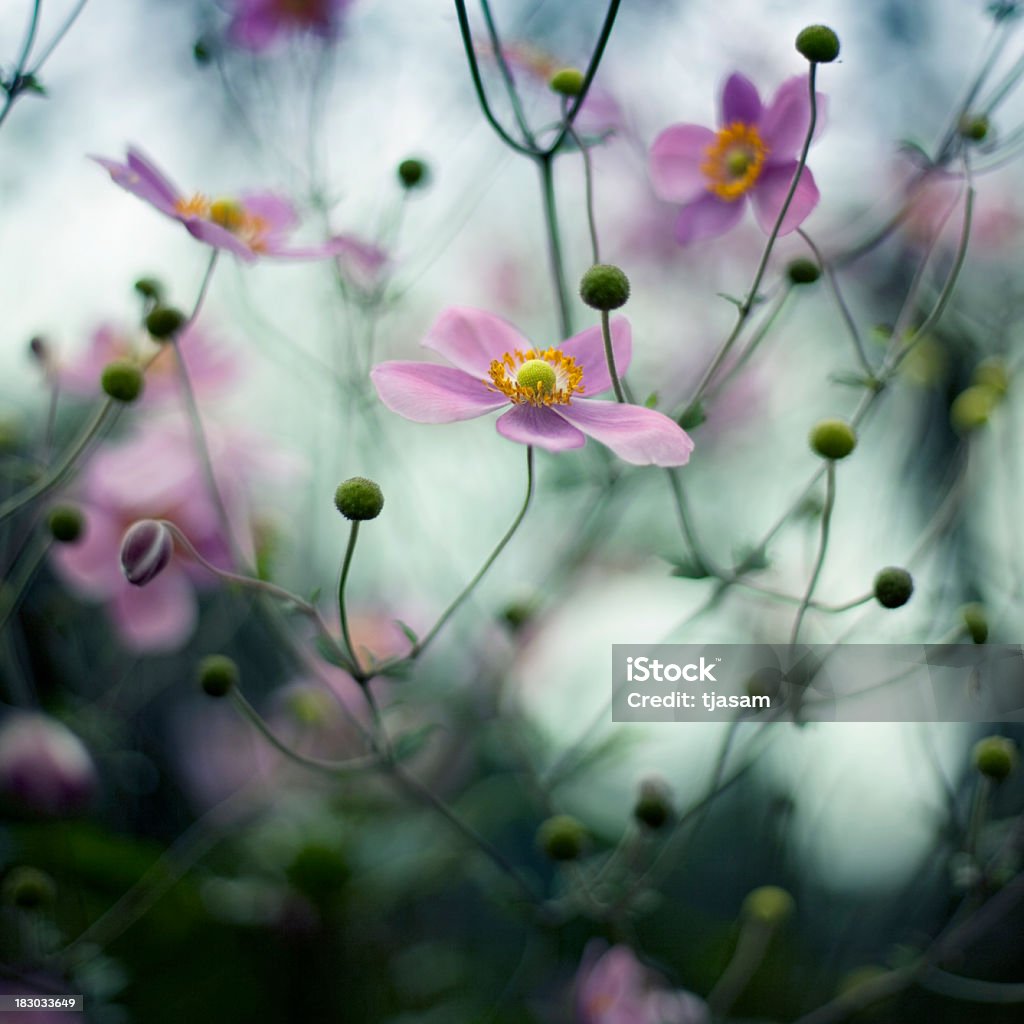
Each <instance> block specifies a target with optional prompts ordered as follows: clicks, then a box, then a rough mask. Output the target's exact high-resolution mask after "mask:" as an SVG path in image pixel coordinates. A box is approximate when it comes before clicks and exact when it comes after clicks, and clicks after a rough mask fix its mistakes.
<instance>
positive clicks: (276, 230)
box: [93, 148, 352, 263]
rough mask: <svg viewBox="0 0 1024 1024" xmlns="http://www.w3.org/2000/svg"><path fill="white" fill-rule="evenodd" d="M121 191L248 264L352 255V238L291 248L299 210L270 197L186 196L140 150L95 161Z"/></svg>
mask: <svg viewBox="0 0 1024 1024" xmlns="http://www.w3.org/2000/svg"><path fill="white" fill-rule="evenodd" d="M93 159H94V160H95V161H96V163H98V164H99V165H100V166H101V167H104V168H106V170H107V171H109V173H110V177H111V178H112V179H113V180H114V182H115V183H116V184H118V185H120V186H121V188H123V189H125V190H127V191H128V192H131V193H132V194H133V195H136V196H138V197H139V198H140V199H143V200H145V201H146V202H147V203H149V204H150V206H153V207H155V208H156V209H157V210H159V211H160V212H161V213H162V214H164V215H165V216H167V217H170V218H171V219H172V220H176V221H178V222H180V223H181V224H184V225H185V228H186V229H187V230H188V232H189V234H191V235H192V236H193V237H194V238H198V239H199V241H201V242H205V243H206V244H207V245H212V246H213V247H214V248H215V249H224V250H226V251H228V252H233V253H234V254H235V255H236V256H238V257H239V259H241V260H243V261H244V262H246V263H254V262H255V261H256V260H258V259H259V258H260V257H261V256H271V257H274V258H276V259H288V260H320V259H329V258H331V257H334V256H339V255H350V254H351V247H352V239H350V238H346V237H344V236H339V237H336V238H331V239H329V240H328V241H326V242H323V243H321V244H319V245H309V246H289V245H288V237H289V235H291V233H292V232H293V231H294V230H295V228H296V226H297V225H298V217H297V216H296V213H295V209H294V207H293V206H292V204H291V203H290V202H288V200H287V199H284V198H282V197H281V196H279V195H276V194H274V193H272V192H249V193H243V194H241V195H239V196H237V197H236V196H224V197H221V198H218V199H213V200H211V199H208V198H207V197H206V196H204V195H202V194H201V193H196V194H195V195H194V196H191V197H186V196H184V195H182V193H181V192H179V191H178V189H177V188H176V187H175V186H174V185H172V184H171V182H170V181H168V179H167V178H166V177H165V176H164V174H163V173H162V172H161V171H160V170H159V169H158V168H157V167H156V165H155V164H154V163H153V162H152V161H151V160H150V159H149V158H148V157H146V156H144V155H143V154H142V153H141V152H140V151H139V150H137V149H133V148H129V150H128V156H127V162H126V163H123V164H122V163H119V162H118V161H116V160H108V159H106V158H104V157H93Z"/></svg>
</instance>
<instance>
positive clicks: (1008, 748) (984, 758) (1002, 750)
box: [971, 736, 1017, 782]
mask: <svg viewBox="0 0 1024 1024" xmlns="http://www.w3.org/2000/svg"><path fill="white" fill-rule="evenodd" d="M971 757H972V760H973V761H974V767H975V768H977V769H978V771H979V772H981V774H982V775H984V776H985V777H986V778H988V779H992V780H993V781H994V782H1002V781H1003V779H1005V778H1006V776H1007V775H1009V774H1010V772H1012V771H1013V770H1014V768H1016V767H1017V744H1016V743H1014V742H1013V740H1011V739H1007V738H1006V737H1005V736H986V737H985V739H983V740H978V742H977V743H975V744H974V751H973V752H972V755H971Z"/></svg>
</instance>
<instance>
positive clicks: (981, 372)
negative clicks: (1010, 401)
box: [972, 358, 1010, 398]
mask: <svg viewBox="0 0 1024 1024" xmlns="http://www.w3.org/2000/svg"><path fill="white" fill-rule="evenodd" d="M972 380H973V382H974V383H975V384H977V385H978V386H979V387H983V388H989V389H990V390H992V391H994V392H995V393H996V394H997V395H998V396H999V397H1000V398H1002V397H1003V396H1004V395H1005V394H1006V392H1007V391H1009V390H1010V374H1009V371H1008V370H1007V369H1006V363H1004V362H1003V361H1002V359H996V358H992V359H983V360H982V361H981V362H980V363H978V365H977V366H976V367H975V369H974V374H973V377H972Z"/></svg>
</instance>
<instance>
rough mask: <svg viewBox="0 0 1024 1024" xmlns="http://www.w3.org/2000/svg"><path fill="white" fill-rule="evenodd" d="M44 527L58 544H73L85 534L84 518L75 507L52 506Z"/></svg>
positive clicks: (80, 511)
mask: <svg viewBox="0 0 1024 1024" xmlns="http://www.w3.org/2000/svg"><path fill="white" fill-rule="evenodd" d="M46 525H47V526H48V527H49V528H50V536H51V537H53V539H54V540H55V541H57V542H58V543H59V544H74V543H75V541H76V540H78V539H79V538H80V537H81V536H82V534H83V533H84V532H85V516H84V515H82V510H81V509H80V508H79V507H78V506H77V505H54V507H53V508H52V509H50V515H49V516H48V517H47V520H46Z"/></svg>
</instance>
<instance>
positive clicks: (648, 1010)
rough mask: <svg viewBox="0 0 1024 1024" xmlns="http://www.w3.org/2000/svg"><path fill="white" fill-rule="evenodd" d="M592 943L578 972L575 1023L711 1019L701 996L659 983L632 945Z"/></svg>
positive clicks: (686, 1023) (695, 1023) (701, 1022)
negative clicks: (630, 947) (609, 946)
mask: <svg viewBox="0 0 1024 1024" xmlns="http://www.w3.org/2000/svg"><path fill="white" fill-rule="evenodd" d="M603 946H604V944H603V943H601V942H592V943H590V945H589V946H587V948H586V950H584V953H583V960H582V962H581V963H580V968H579V972H578V973H577V976H576V1005H575V1018H576V1024H710V1020H711V1015H710V1013H709V1012H708V1009H707V1006H706V1005H705V1003H704V1002H703V1000H701V999H698V998H697V997H696V996H694V995H691V994H690V993H689V992H682V991H679V992H670V991H668V990H666V989H663V988H658V987H656V985H655V980H656V979H655V976H654V975H653V974H652V972H651V971H649V970H648V969H647V968H646V967H644V966H643V964H641V963H640V961H639V960H637V958H636V956H635V955H634V953H633V951H632V950H631V949H629V947H628V946H613V947H612V948H611V949H607V950H603V951H602V948H603Z"/></svg>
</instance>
